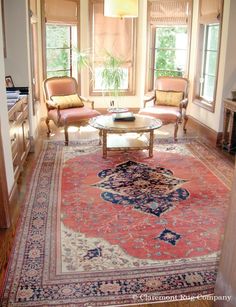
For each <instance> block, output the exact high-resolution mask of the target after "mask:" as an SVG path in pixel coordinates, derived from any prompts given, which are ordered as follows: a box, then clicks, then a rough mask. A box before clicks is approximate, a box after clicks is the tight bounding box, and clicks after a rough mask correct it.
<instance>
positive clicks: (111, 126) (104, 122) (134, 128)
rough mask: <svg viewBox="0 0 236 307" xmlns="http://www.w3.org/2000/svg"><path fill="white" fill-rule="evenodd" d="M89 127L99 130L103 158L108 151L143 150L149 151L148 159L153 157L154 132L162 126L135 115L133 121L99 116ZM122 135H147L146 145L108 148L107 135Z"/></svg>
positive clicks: (150, 119)
mask: <svg viewBox="0 0 236 307" xmlns="http://www.w3.org/2000/svg"><path fill="white" fill-rule="evenodd" d="M89 124H90V126H92V127H94V128H96V129H98V130H99V132H100V133H99V134H100V137H101V139H102V150H103V158H106V157H107V152H108V151H114V150H116V151H126V150H143V149H147V150H148V151H149V157H152V156H153V136H154V130H155V129H158V128H160V127H161V126H162V122H161V120H159V119H155V118H153V117H150V116H144V115H137V114H135V120H134V121H115V120H114V119H113V116H112V115H100V116H97V117H93V118H91V119H90V120H89ZM124 133H139V134H142V133H149V140H148V143H147V144H144V145H142V146H141V145H139V146H131V145H128V146H113V145H111V146H108V142H107V136H108V134H124Z"/></svg>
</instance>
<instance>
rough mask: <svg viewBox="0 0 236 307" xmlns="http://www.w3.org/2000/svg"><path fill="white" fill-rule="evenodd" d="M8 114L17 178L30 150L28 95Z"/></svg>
mask: <svg viewBox="0 0 236 307" xmlns="http://www.w3.org/2000/svg"><path fill="white" fill-rule="evenodd" d="M8 115H9V123H10V138H11V149H12V161H13V168H14V176H15V180H17V179H18V177H19V175H20V172H21V171H22V169H23V164H24V162H25V159H26V157H27V155H28V153H29V150H30V138H29V119H28V115H29V114H28V99H27V96H25V97H23V98H22V99H20V100H19V101H18V102H17V103H16V104H15V105H14V106H13V107H11V109H10V110H9V112H8Z"/></svg>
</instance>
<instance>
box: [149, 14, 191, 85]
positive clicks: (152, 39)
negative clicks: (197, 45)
mask: <svg viewBox="0 0 236 307" xmlns="http://www.w3.org/2000/svg"><path fill="white" fill-rule="evenodd" d="M161 26H163V25H160V27H161ZM177 26H186V28H187V46H188V48H187V49H186V55H187V57H186V70H185V74H184V75H183V77H185V78H188V75H189V62H190V49H191V44H190V42H191V39H190V36H191V29H192V18H191V22H189V23H187V24H186V25H181V24H173V25H169V24H167V25H164V27H177ZM157 28H158V25H155V26H151V27H150V28H149V29H150V30H149V34H148V36H149V48H148V49H147V50H149V51H150V52H149V53H148V54H147V63H148V65H147V76H146V80H147V81H146V91H152V90H153V88H154V84H155V82H154V79H155V67H154V65H155V58H156V54H155V52H156V48H155V47H156V29H157ZM175 50H176V49H175ZM149 54H150V55H149Z"/></svg>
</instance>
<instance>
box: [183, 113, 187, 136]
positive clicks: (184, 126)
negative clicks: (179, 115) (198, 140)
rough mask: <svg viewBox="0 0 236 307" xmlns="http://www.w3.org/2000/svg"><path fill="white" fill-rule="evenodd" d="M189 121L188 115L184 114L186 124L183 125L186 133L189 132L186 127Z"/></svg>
mask: <svg viewBox="0 0 236 307" xmlns="http://www.w3.org/2000/svg"><path fill="white" fill-rule="evenodd" d="M187 121H188V116H187V115H185V116H184V126H183V130H184V133H186V132H187V129H186V125H187Z"/></svg>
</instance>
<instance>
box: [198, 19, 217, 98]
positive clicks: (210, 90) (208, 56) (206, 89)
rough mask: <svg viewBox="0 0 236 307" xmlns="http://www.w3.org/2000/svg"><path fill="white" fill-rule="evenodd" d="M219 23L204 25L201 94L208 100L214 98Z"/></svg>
mask: <svg viewBox="0 0 236 307" xmlns="http://www.w3.org/2000/svg"><path fill="white" fill-rule="evenodd" d="M218 39H219V24H210V25H205V26H204V45H203V58H202V63H203V65H202V71H201V78H200V96H201V97H202V98H203V99H205V100H207V101H213V100H214V93H215V85H216V75H217V63H218V62H217V54H218Z"/></svg>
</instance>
